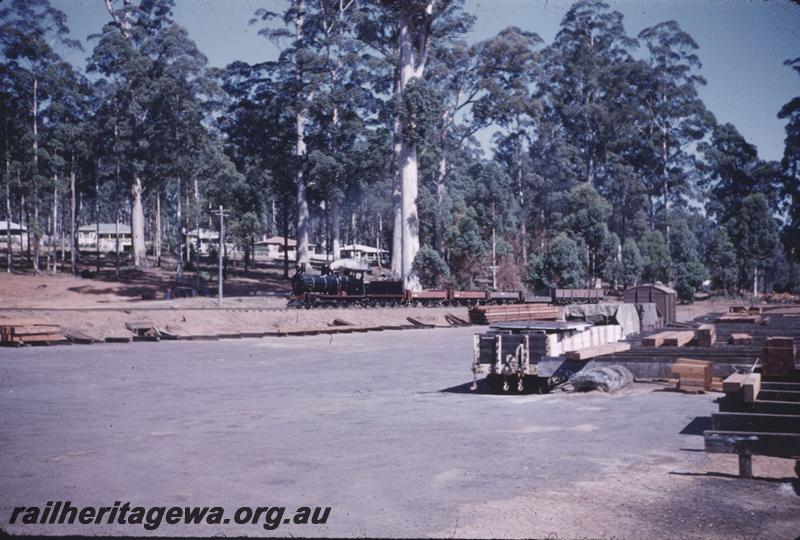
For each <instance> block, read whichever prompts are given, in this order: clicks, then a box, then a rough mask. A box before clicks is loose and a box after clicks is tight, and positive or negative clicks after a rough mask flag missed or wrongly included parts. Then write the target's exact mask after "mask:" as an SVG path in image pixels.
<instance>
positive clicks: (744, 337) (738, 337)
mask: <svg viewBox="0 0 800 540" xmlns="http://www.w3.org/2000/svg"><path fill="white" fill-rule="evenodd" d="M728 343H730V344H731V345H752V343H753V336H751V335H750V334H744V333H735V332H734V333H732V334H731V337H730V338H729V339H728Z"/></svg>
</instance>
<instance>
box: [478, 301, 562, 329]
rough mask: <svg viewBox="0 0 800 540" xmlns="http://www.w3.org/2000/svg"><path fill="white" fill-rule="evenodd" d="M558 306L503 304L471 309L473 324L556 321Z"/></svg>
mask: <svg viewBox="0 0 800 540" xmlns="http://www.w3.org/2000/svg"><path fill="white" fill-rule="evenodd" d="M556 319H558V307H556V306H550V305H543V304H510V305H501V306H475V307H473V308H472V309H470V310H469V321H470V322H471V323H473V324H492V323H496V322H507V321H555V320H556Z"/></svg>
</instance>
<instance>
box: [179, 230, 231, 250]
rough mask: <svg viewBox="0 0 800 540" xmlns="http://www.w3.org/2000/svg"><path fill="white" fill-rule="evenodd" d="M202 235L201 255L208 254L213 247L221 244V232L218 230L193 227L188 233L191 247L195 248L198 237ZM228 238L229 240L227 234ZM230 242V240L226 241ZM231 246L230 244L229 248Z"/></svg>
mask: <svg viewBox="0 0 800 540" xmlns="http://www.w3.org/2000/svg"><path fill="white" fill-rule="evenodd" d="M198 236H199V237H200V254H201V255H208V253H209V251H210V250H211V249H212V248H213V249H217V247H218V246H219V232H217V231H210V230H208V229H199V230H198V229H192V230H191V231H189V233H188V234H187V235H186V242H187V243H188V244H189V249H195V248H196V247H197V237H198ZM225 236H226V240H227V234H226V235H225ZM225 243H226V244H228V242H225ZM230 248H231V246H230V244H228V249H230Z"/></svg>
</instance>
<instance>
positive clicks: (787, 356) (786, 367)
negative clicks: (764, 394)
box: [761, 337, 797, 377]
mask: <svg viewBox="0 0 800 540" xmlns="http://www.w3.org/2000/svg"><path fill="white" fill-rule="evenodd" d="M796 356H797V347H796V346H795V343H794V338H790V337H770V338H767V341H766V343H764V348H763V349H762V354H761V362H762V363H763V366H764V367H763V368H762V372H763V373H764V375H765V376H767V377H783V376H784V375H788V374H789V373H790V372H791V371H792V370H793V369H794V360H795V357H796Z"/></svg>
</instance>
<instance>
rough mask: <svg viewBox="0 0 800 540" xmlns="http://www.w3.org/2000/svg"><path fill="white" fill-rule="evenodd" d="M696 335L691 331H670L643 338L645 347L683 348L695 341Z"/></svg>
mask: <svg viewBox="0 0 800 540" xmlns="http://www.w3.org/2000/svg"><path fill="white" fill-rule="evenodd" d="M694 336H695V333H694V332H693V331H691V330H688V331H678V332H675V331H668V332H659V333H658V334H653V335H652V336H647V337H645V338H642V346H643V347H661V346H662V345H664V346H667V347H683V346H684V345H686V344H687V343H689V342H690V341H692V340H693V339H694Z"/></svg>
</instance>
